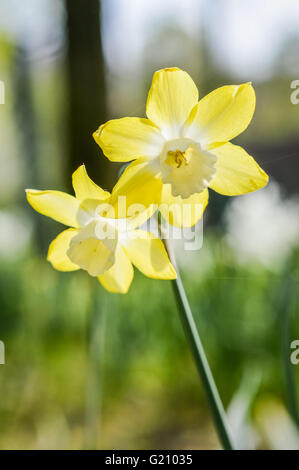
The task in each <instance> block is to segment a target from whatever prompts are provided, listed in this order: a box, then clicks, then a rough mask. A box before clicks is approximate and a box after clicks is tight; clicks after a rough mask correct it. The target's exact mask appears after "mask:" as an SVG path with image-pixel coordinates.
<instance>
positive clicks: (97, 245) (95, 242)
mask: <svg viewBox="0 0 299 470" xmlns="http://www.w3.org/2000/svg"><path fill="white" fill-rule="evenodd" d="M100 230H101V227H100V226H99V223H97V222H95V221H93V222H91V223H90V224H88V225H87V226H86V227H84V228H83V229H81V230H80V231H79V232H78V234H77V235H76V236H75V237H74V238H72V240H71V242H70V246H69V249H68V251H67V255H68V257H69V258H70V260H71V261H72V262H73V263H75V264H77V265H78V266H80V268H81V269H84V270H85V271H87V272H88V274H90V276H99V275H100V274H102V273H104V272H105V271H106V270H108V269H110V268H111V266H113V264H114V262H115V249H116V246H117V234H116V233H115V232H114V233H113V234H112V235H114V238H108V237H106V238H103V239H99V238H97V236H98V235H99V231H100ZM107 235H108V234H107ZM102 236H104V233H102Z"/></svg>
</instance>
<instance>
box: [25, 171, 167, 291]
mask: <svg viewBox="0 0 299 470" xmlns="http://www.w3.org/2000/svg"><path fill="white" fill-rule="evenodd" d="M73 188H74V191H75V194H76V197H74V196H70V195H69V194H66V193H63V192H60V191H38V190H34V189H27V190H26V193H27V199H28V202H29V204H31V206H32V207H33V208H34V209H35V210H36V211H37V212H40V213H41V214H44V215H46V216H48V217H51V218H52V219H54V220H56V221H58V222H61V223H62V224H65V225H68V226H70V227H71V228H69V229H67V230H64V231H63V232H61V233H60V234H59V235H58V237H57V238H55V240H53V241H52V243H51V244H50V247H49V251H48V258H47V259H48V261H50V262H51V263H52V265H53V266H54V268H56V269H58V270H59V271H75V270H77V269H80V268H81V269H84V270H86V271H87V272H88V273H89V274H90V275H91V276H96V277H98V279H99V281H100V282H101V284H102V285H103V286H104V287H105V288H106V289H107V290H108V291H110V292H121V293H126V292H127V291H128V289H129V287H130V284H131V282H132V279H133V275H134V270H133V266H132V263H133V264H134V265H135V266H136V267H137V268H138V269H139V270H140V271H141V272H142V273H143V274H145V275H146V276H148V277H151V278H155V279H175V278H176V273H175V270H174V268H173V266H172V265H171V263H170V261H169V259H168V255H167V253H166V250H165V248H164V245H163V243H162V241H161V240H160V239H158V238H157V237H155V236H154V235H153V234H152V233H150V232H146V231H143V230H138V229H137V227H139V226H140V225H142V224H143V223H144V222H145V221H146V220H147V219H148V218H149V217H150V215H151V213H152V211H149V210H146V211H143V212H139V213H137V211H136V213H135V214H134V215H132V216H131V217H128V218H120V217H119V216H120V210H119V208H118V207H117V205H118V195H117V192H114V191H113V192H112V194H110V193H109V192H107V191H104V190H103V189H101V188H100V187H99V186H97V185H96V184H95V183H94V182H93V181H92V180H91V179H90V178H89V177H88V175H87V173H86V170H85V167H84V165H82V166H80V167H79V168H78V169H77V170H76V171H75V172H74V173H73Z"/></svg>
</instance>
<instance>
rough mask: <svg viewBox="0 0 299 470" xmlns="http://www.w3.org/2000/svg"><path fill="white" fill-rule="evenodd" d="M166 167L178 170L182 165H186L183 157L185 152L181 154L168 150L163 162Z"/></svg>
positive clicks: (186, 162)
mask: <svg viewBox="0 0 299 470" xmlns="http://www.w3.org/2000/svg"><path fill="white" fill-rule="evenodd" d="M165 163H167V165H169V166H171V167H173V168H180V167H181V166H182V165H183V164H184V165H188V161H187V158H186V155H185V152H181V151H180V150H178V149H177V150H175V151H174V150H169V151H168V152H167V157H166V160H165Z"/></svg>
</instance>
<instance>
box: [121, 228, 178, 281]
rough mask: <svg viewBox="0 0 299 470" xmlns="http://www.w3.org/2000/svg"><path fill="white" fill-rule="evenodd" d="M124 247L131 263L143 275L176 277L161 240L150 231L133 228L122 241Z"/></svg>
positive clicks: (163, 277) (165, 277) (155, 277)
mask: <svg viewBox="0 0 299 470" xmlns="http://www.w3.org/2000/svg"><path fill="white" fill-rule="evenodd" d="M124 249H125V251H126V253H127V254H128V256H129V258H130V260H131V261H132V263H133V264H134V265H135V266H136V268H138V269H139V270H140V271H141V272H142V273H143V274H144V275H145V276H148V277H151V278H153V279H175V278H176V272H175V270H174V268H173V266H172V264H171V263H170V261H169V258H168V255H167V252H166V250H165V247H164V245H163V243H162V241H161V240H160V239H159V238H157V237H156V236H155V235H153V234H152V233H150V232H145V231H144V230H135V231H134V232H133V233H132V236H131V238H130V239H129V240H127V241H126V242H125V243H124Z"/></svg>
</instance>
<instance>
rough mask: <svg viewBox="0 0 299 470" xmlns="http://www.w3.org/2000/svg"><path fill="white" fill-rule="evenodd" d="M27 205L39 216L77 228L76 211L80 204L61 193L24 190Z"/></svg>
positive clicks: (71, 197) (73, 198)
mask: <svg viewBox="0 0 299 470" xmlns="http://www.w3.org/2000/svg"><path fill="white" fill-rule="evenodd" d="M26 195H27V200H28V202H29V204H30V205H31V206H32V207H33V209H35V210H36V211H37V212H39V213H40V214H43V215H46V216H47V217H51V218H52V219H54V220H57V222H61V223H62V224H64V225H69V226H70V227H76V228H77V227H79V222H78V211H79V209H80V202H79V201H78V200H77V199H76V198H75V197H73V196H70V195H69V194H66V193H63V192H61V191H39V190H36V189H26Z"/></svg>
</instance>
